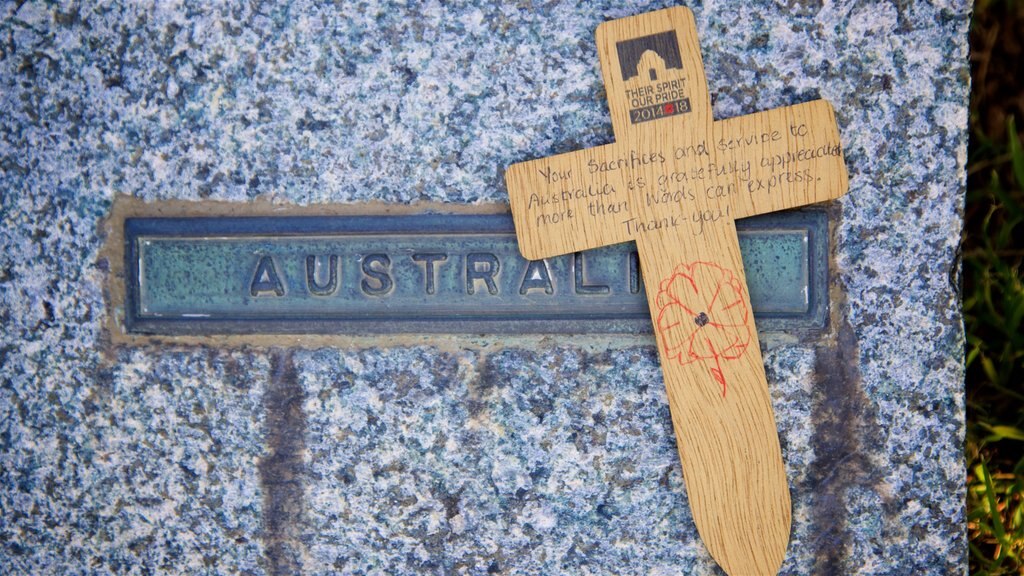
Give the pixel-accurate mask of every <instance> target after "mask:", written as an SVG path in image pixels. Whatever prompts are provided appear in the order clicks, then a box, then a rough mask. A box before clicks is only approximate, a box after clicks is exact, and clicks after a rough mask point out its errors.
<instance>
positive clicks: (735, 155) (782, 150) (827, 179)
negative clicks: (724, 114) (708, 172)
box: [709, 100, 849, 218]
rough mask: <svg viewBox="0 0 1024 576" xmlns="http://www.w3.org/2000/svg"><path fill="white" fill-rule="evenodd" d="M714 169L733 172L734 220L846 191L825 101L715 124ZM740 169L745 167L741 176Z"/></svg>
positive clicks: (832, 118)
mask: <svg viewBox="0 0 1024 576" xmlns="http://www.w3.org/2000/svg"><path fill="white" fill-rule="evenodd" d="M713 135H714V136H713V141H712V142H709V146H713V147H714V149H715V152H716V156H717V158H716V159H717V161H718V164H719V165H722V166H726V165H729V164H730V163H732V162H739V163H741V167H740V169H738V170H736V171H735V172H734V174H735V177H736V187H737V190H738V192H739V193H738V194H736V195H735V196H734V201H733V213H734V217H735V218H745V217H747V216H755V215H757V214H764V213H766V212H774V211H776V210H785V209H788V208H796V207H799V206H804V205H806V204H815V203H818V202H825V201H828V200H832V199H835V198H838V197H840V196H842V195H843V194H845V193H846V191H847V189H848V188H849V182H848V176H847V172H846V163H845V162H844V160H843V150H842V145H841V144H840V141H839V127H838V126H837V124H836V118H835V112H834V111H833V109H832V105H831V104H829V103H828V101H826V100H815V101H813V102H807V103H804V104H797V105H795V106H787V107H784V108H775V109H773V110H767V111H764V112H758V113H756V114H749V115H747V116H739V117H736V118H730V119H728V120H720V121H717V122H715V123H714V127H713ZM742 166H749V170H744V169H743V168H742Z"/></svg>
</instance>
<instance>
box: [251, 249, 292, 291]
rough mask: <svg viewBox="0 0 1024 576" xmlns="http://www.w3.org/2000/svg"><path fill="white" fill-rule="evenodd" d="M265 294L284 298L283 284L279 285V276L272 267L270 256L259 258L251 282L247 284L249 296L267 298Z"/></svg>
mask: <svg viewBox="0 0 1024 576" xmlns="http://www.w3.org/2000/svg"><path fill="white" fill-rule="evenodd" d="M265 292H272V293H273V294H274V296H284V284H282V283H281V276H280V275H279V274H278V273H277V267H276V266H274V259H273V258H271V257H270V256H260V261H259V262H258V263H257V264H256V272H255V273H254V274H253V275H252V282H251V283H250V284H249V294H251V295H253V296H265V295H266V296H269V294H265Z"/></svg>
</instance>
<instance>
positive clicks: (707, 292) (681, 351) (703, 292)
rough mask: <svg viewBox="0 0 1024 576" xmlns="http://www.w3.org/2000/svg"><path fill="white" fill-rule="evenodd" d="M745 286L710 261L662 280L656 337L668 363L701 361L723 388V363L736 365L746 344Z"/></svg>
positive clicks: (681, 267) (682, 267)
mask: <svg viewBox="0 0 1024 576" xmlns="http://www.w3.org/2000/svg"><path fill="white" fill-rule="evenodd" d="M743 290H744V287H743V283H742V282H740V279H739V278H737V277H736V275H735V274H733V272H732V270H728V269H726V268H722V267H721V266H719V265H718V264H714V263H712V262H693V263H691V264H680V265H679V266H676V269H675V271H673V272H672V275H671V276H669V277H668V278H665V279H664V280H662V281H661V285H660V290H659V292H658V298H657V300H656V303H657V306H658V333H660V334H661V342H662V346H663V347H664V353H665V358H666V361H668V360H675V361H677V362H679V364H681V365H686V364H690V363H692V362H703V363H704V364H705V366H707V367H708V368H709V369H710V371H711V376H712V377H714V379H715V381H716V382H718V383H719V384H720V385H721V386H722V397H725V390H726V384H725V374H724V373H723V372H722V360H735V359H736V358H739V357H740V356H742V355H743V353H744V352H746V351H747V346H749V345H750V325H749V320H750V310H749V309H748V307H747V304H746V299H745V298H744V296H743V294H744V293H743Z"/></svg>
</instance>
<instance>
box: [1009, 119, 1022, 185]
mask: <svg viewBox="0 0 1024 576" xmlns="http://www.w3.org/2000/svg"><path fill="white" fill-rule="evenodd" d="M1006 136H1007V139H1008V140H1009V141H1010V142H1009V144H1010V161H1011V162H1012V163H1013V175H1014V177H1015V178H1016V179H1017V187H1018V188H1021V187H1024V150H1022V149H1021V146H1020V135H1019V134H1017V123H1016V121H1015V120H1014V118H1013V116H1010V120H1009V122H1007V134H1006Z"/></svg>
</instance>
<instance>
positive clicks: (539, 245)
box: [505, 144, 660, 260]
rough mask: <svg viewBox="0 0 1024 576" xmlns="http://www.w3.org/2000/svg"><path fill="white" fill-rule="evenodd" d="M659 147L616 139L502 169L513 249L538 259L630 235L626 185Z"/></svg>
mask: <svg viewBox="0 0 1024 576" xmlns="http://www.w3.org/2000/svg"><path fill="white" fill-rule="evenodd" d="M658 154H660V152H649V153H648V152H642V151H637V150H636V149H630V148H628V147H625V146H621V145H618V144H608V145H605V146H597V147H594V148H588V149H585V150H579V151H576V152H568V153H565V154H559V155H557V156H551V157H549V158H542V159H538V160H530V161H527V162H520V163H518V164H513V165H511V166H509V167H508V169H507V170H506V171H505V183H506V186H507V187H508V195H509V201H510V203H511V205H512V219H513V220H514V221H515V226H516V235H517V236H518V237H519V249H520V251H521V252H522V253H523V256H525V257H526V258H528V259H530V260H539V259H541V258H548V257H552V256H558V255H561V254H568V253H571V252H577V251H581V250H588V249H590V248H597V247H600V246H607V245H609V244H618V243H620V242H625V241H628V240H632V237H631V236H630V235H629V234H628V232H627V229H626V227H625V226H623V225H622V222H623V221H624V220H627V219H629V218H630V215H631V213H632V212H633V211H634V207H633V206H632V204H631V200H630V198H631V196H632V190H631V189H630V187H631V186H632V185H634V184H633V182H634V177H635V175H636V174H637V173H639V171H640V170H641V168H642V167H643V166H645V165H646V164H650V163H652V162H657V161H658V157H657V155H658Z"/></svg>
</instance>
